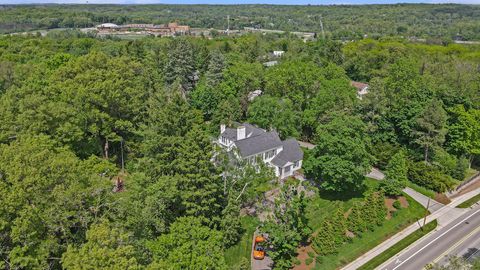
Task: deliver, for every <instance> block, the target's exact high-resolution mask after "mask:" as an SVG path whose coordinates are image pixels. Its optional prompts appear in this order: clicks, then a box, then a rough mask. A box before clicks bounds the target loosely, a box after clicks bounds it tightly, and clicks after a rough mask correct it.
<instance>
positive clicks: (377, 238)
mask: <svg viewBox="0 0 480 270" xmlns="http://www.w3.org/2000/svg"><path fill="white" fill-rule="evenodd" d="M365 183H366V189H365V190H364V191H363V192H347V193H343V194H339V193H333V194H332V193H325V192H318V193H317V194H316V195H315V196H314V197H312V198H311V201H310V202H309V204H308V206H307V209H306V210H307V218H308V224H309V226H310V228H312V230H313V231H317V230H318V229H319V227H320V225H321V224H322V222H323V220H324V219H325V218H326V217H329V216H331V215H332V213H334V212H335V211H336V210H337V209H338V208H340V207H341V208H342V209H343V210H344V211H347V210H348V209H349V208H351V207H352V205H353V203H354V202H356V201H361V200H363V198H364V197H365V194H366V193H368V192H370V191H371V190H375V189H376V188H377V187H378V185H379V184H380V181H377V180H374V179H370V178H367V179H366V180H365ZM404 196H405V197H406V199H407V202H408V205H409V206H408V207H407V208H402V209H400V210H398V211H397V212H395V214H394V215H393V216H392V218H391V219H389V220H385V223H384V224H383V225H382V226H379V227H376V228H375V229H374V230H373V231H371V232H366V233H364V234H362V236H361V237H355V238H353V239H352V240H351V241H350V242H347V243H345V244H344V245H342V246H341V247H340V248H339V250H338V253H336V254H332V255H328V256H324V257H323V258H322V262H321V263H318V262H317V263H316V264H315V267H314V268H313V269H318V270H320V269H321V270H334V269H338V268H340V267H341V266H343V265H346V264H348V263H349V262H351V261H353V260H355V259H356V258H358V257H360V256H361V255H362V254H364V253H366V252H367V251H369V250H370V249H372V248H374V247H375V246H377V245H378V244H380V243H382V242H383V241H385V240H386V239H388V238H389V237H391V236H392V235H395V234H396V233H397V232H399V231H401V230H403V229H404V228H406V227H408V226H410V224H412V223H414V222H416V221H417V220H418V219H420V218H422V217H423V216H424V214H425V208H424V207H423V206H422V205H420V204H419V203H417V202H416V201H415V200H413V199H412V198H410V197H409V196H408V195H406V194H404Z"/></svg>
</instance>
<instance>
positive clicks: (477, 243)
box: [436, 230, 480, 265]
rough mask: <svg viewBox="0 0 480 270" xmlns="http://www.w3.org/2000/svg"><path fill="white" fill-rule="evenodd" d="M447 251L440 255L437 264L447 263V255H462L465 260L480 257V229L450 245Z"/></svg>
mask: <svg viewBox="0 0 480 270" xmlns="http://www.w3.org/2000/svg"><path fill="white" fill-rule="evenodd" d="M447 253H448V254H447ZM447 253H445V254H444V256H440V257H439V258H438V260H437V261H436V263H437V264H439V265H446V264H448V257H449V256H458V257H463V258H465V259H466V260H467V261H473V260H474V259H476V258H480V230H477V231H476V232H474V233H473V234H471V235H467V237H465V240H464V241H459V242H458V243H457V244H455V245H452V248H451V249H450V250H449V252H447Z"/></svg>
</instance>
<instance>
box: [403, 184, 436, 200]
mask: <svg viewBox="0 0 480 270" xmlns="http://www.w3.org/2000/svg"><path fill="white" fill-rule="evenodd" d="M407 187H409V188H411V189H413V190H415V191H416V192H418V193H421V194H423V195H425V196H427V197H430V198H432V199H435V195H436V192H435V191H433V190H430V189H428V188H424V187H421V186H419V185H417V184H415V183H412V182H407Z"/></svg>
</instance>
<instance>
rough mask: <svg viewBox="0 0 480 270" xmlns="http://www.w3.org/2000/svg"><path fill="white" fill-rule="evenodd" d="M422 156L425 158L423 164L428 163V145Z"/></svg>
mask: <svg viewBox="0 0 480 270" xmlns="http://www.w3.org/2000/svg"><path fill="white" fill-rule="evenodd" d="M424 156H425V163H427V162H428V144H427V145H425V153H424Z"/></svg>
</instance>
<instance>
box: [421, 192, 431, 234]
mask: <svg viewBox="0 0 480 270" xmlns="http://www.w3.org/2000/svg"><path fill="white" fill-rule="evenodd" d="M429 207H430V197H428V202H427V209H425V217H424V218H423V225H422V230H423V227H425V222H426V221H427V215H428V208H429Z"/></svg>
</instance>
